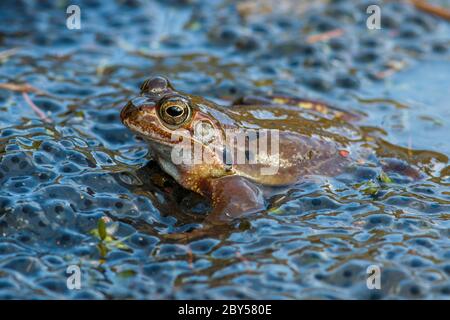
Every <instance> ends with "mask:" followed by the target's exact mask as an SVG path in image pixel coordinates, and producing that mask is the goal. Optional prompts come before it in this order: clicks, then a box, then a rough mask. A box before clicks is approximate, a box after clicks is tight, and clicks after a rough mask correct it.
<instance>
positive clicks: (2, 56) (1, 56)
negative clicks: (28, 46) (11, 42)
mask: <svg viewBox="0 0 450 320" xmlns="http://www.w3.org/2000/svg"><path fill="white" fill-rule="evenodd" d="M18 51H19V48H12V49H8V50H5V51H2V52H0V60H3V59H7V58H9V57H11V56H13V55H15V54H16V53H17V52H18Z"/></svg>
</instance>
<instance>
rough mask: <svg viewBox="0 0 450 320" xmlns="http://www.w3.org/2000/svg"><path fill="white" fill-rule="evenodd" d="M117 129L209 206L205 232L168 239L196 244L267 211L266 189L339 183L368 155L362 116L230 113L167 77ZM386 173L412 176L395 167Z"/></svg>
mask: <svg viewBox="0 0 450 320" xmlns="http://www.w3.org/2000/svg"><path fill="white" fill-rule="evenodd" d="M140 89H141V93H140V95H139V96H138V97H136V98H134V99H132V100H131V101H129V102H128V104H127V105H126V106H125V107H124V108H123V110H122V112H121V119H122V122H123V123H124V124H125V125H126V126H127V127H128V128H130V129H131V130H132V131H133V132H134V133H136V134H138V135H139V136H141V137H142V138H144V139H145V140H146V141H147V142H148V143H149V145H150V149H151V152H152V153H153V157H154V159H155V160H156V161H157V162H158V163H159V165H160V166H161V168H162V169H163V170H164V171H165V172H166V173H168V174H169V175H170V176H172V177H173V178H174V179H175V180H176V181H177V182H178V183H179V184H180V185H181V186H183V187H184V188H186V189H189V190H192V191H194V192H196V193H199V194H201V195H202V196H204V197H206V198H208V199H210V200H211V203H212V211H211V212H210V213H209V214H208V216H207V218H206V220H205V226H204V228H202V229H197V230H194V232H191V233H187V234H182V235H173V236H172V238H173V239H178V238H181V237H197V236H201V235H204V234H206V233H207V231H208V230H209V231H211V230H215V229H214V228H215V227H217V226H223V225H227V224H228V223H229V222H230V221H231V220H233V219H235V218H237V217H241V216H243V215H245V214H250V213H254V212H258V211H260V210H262V209H264V208H265V207H266V203H265V192H264V191H265V190H266V189H270V188H277V187H283V186H289V185H293V184H295V183H298V182H300V181H303V180H305V179H313V178H314V177H318V176H320V177H323V176H336V175H339V174H341V173H342V172H344V171H345V170H348V169H349V168H351V167H352V165H354V164H355V163H358V162H361V161H364V159H367V157H368V155H370V153H371V151H370V149H369V148H366V147H365V145H366V144H367V143H366V141H365V139H364V137H363V135H362V134H361V132H360V131H359V130H358V128H357V127H355V126H353V125H351V124H350V123H351V122H352V121H354V120H357V119H359V118H360V116H359V115H356V114H352V113H350V112H345V111H343V110H340V109H337V108H333V107H330V106H327V105H325V104H323V103H318V102H313V101H308V100H303V99H297V98H286V97H267V98H260V97H245V98H242V99H239V100H237V101H235V103H234V104H233V105H232V106H230V107H225V106H220V105H218V104H216V103H214V102H212V101H209V100H207V99H204V98H202V97H199V96H194V95H189V94H185V93H181V92H179V91H177V90H175V89H174V88H173V86H172V85H171V84H170V82H169V81H168V80H167V79H166V78H164V77H154V78H151V79H149V80H147V81H145V82H144V83H143V84H142V85H141V88H140ZM385 168H386V169H387V170H391V169H395V170H397V169H398V168H401V169H400V170H399V171H402V173H404V174H406V175H409V176H414V177H417V176H418V174H417V172H416V171H415V170H414V169H412V168H411V167H409V166H406V165H404V164H403V163H399V162H396V161H392V160H391V161H387V162H385Z"/></svg>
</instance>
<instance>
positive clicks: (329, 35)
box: [306, 29, 344, 43]
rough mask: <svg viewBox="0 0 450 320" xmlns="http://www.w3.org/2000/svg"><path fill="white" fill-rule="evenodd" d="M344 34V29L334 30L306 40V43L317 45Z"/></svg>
mask: <svg viewBox="0 0 450 320" xmlns="http://www.w3.org/2000/svg"><path fill="white" fill-rule="evenodd" d="M343 34H344V30H342V29H334V30H330V31H327V32H323V33H319V34H314V35H311V36H309V37H308V38H306V42H308V43H315V42H320V41H328V40H330V39H332V38H337V37H340V36H342V35H343Z"/></svg>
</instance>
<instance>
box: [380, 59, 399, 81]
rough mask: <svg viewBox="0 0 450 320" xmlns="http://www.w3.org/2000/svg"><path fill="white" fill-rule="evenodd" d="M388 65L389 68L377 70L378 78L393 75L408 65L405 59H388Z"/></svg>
mask: <svg viewBox="0 0 450 320" xmlns="http://www.w3.org/2000/svg"><path fill="white" fill-rule="evenodd" d="M386 66H387V67H388V68H387V69H385V70H382V71H380V72H377V73H376V74H375V77H376V78H377V79H385V78H388V77H390V76H392V75H393V74H395V73H397V72H398V71H400V70H402V69H404V68H405V66H406V63H405V62H404V61H395V60H391V61H388V63H387V64H386Z"/></svg>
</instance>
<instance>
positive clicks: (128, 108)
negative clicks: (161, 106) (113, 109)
mask: <svg viewBox="0 0 450 320" xmlns="http://www.w3.org/2000/svg"><path fill="white" fill-rule="evenodd" d="M135 109H136V107H135V106H134V105H133V104H132V103H131V101H130V102H128V103H127V104H126V105H125V107H123V108H122V111H120V120H122V123H124V124H125V120H127V119H129V118H130V117H131V116H132V114H133V112H135Z"/></svg>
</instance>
